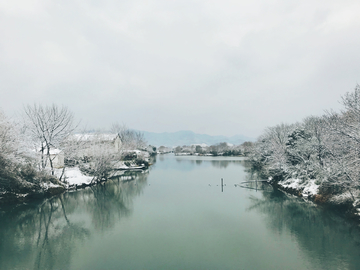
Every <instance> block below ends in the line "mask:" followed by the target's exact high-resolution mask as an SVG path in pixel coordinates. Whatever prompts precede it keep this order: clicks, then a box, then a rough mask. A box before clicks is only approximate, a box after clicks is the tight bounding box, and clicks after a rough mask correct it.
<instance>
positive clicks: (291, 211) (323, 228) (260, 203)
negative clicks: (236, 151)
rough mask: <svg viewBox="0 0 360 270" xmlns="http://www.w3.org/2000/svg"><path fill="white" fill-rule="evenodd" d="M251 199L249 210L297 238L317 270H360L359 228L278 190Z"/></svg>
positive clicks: (278, 231)
mask: <svg viewBox="0 0 360 270" xmlns="http://www.w3.org/2000/svg"><path fill="white" fill-rule="evenodd" d="M250 199H251V201H252V205H251V206H250V207H249V208H248V210H249V211H260V212H261V213H264V214H265V220H266V222H267V226H268V227H269V228H270V229H271V230H273V231H274V232H276V233H278V234H280V235H281V234H283V233H290V234H291V235H292V236H294V237H295V238H296V240H297V242H298V243H299V245H300V247H301V250H302V251H304V253H305V254H307V255H308V256H309V257H310V258H311V259H310V261H311V262H312V263H314V264H315V265H314V267H315V268H316V269H358V268H357V267H358V265H359V264H360V256H359V255H360V249H359V246H360V230H359V228H358V227H357V226H356V225H355V224H352V223H351V222H348V221H346V220H344V219H343V218H342V217H340V216H339V215H338V214H336V213H334V212H333V211H330V210H326V209H325V210H324V209H318V208H317V207H315V206H314V205H311V204H309V203H308V202H304V201H301V200H299V199H297V198H289V197H288V196H286V195H285V194H284V193H282V192H280V191H278V190H274V191H273V192H263V198H262V199H259V198H256V197H251V198H250ZM344 262H345V264H344Z"/></svg>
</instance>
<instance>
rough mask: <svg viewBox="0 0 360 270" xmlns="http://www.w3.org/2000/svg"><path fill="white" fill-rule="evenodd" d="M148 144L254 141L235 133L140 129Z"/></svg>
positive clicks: (171, 145)
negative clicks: (158, 131) (221, 134)
mask: <svg viewBox="0 0 360 270" xmlns="http://www.w3.org/2000/svg"><path fill="white" fill-rule="evenodd" d="M142 132H143V133H144V137H145V139H146V140H147V142H148V144H151V145H154V146H156V147H159V146H161V145H163V146H167V147H175V146H178V145H181V146H182V145H191V144H202V143H205V144H207V145H213V144H217V143H221V142H227V143H232V144H235V145H238V144H242V143H243V142H245V141H254V139H253V138H249V137H246V136H243V135H235V136H232V137H226V136H211V135H206V134H197V133H195V132H192V131H189V130H182V131H178V132H163V133H155V132H148V131H142Z"/></svg>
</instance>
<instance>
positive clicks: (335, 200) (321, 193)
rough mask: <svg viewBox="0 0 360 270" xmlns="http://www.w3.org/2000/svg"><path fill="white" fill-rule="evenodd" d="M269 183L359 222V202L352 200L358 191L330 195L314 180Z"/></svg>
mask: <svg viewBox="0 0 360 270" xmlns="http://www.w3.org/2000/svg"><path fill="white" fill-rule="evenodd" d="M270 179H271V178H270ZM270 183H271V184H272V185H273V186H274V187H276V188H277V189H279V190H281V191H283V192H285V193H288V194H291V195H295V196H297V197H300V198H303V199H304V200H306V201H311V202H313V203H315V204H317V205H319V206H323V207H327V208H334V209H339V210H341V212H342V213H343V214H345V216H347V217H348V218H351V219H355V220H357V221H358V222H360V200H359V199H356V200H353V197H355V198H359V197H360V196H359V195H360V191H358V190H355V191H352V192H350V191H346V192H342V193H340V194H332V193H329V192H326V189H324V188H323V187H322V186H321V185H320V184H317V183H316V180H314V179H311V180H307V181H304V180H300V179H291V178H290V179H285V180H280V181H270Z"/></svg>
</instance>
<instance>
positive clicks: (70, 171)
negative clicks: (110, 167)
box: [55, 167, 93, 188]
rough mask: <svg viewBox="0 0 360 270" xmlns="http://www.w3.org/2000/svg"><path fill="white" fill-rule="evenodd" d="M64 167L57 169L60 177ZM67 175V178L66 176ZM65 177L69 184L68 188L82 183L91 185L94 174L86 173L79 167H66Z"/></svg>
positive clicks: (56, 172)
mask: <svg viewBox="0 0 360 270" xmlns="http://www.w3.org/2000/svg"><path fill="white" fill-rule="evenodd" d="M61 173H62V169H57V170H56V171H55V175H56V176H57V177H58V178H59V177H60V176H61ZM64 177H65V178H64ZM63 178H64V179H65V181H66V182H67V184H68V188H69V187H72V186H81V185H84V184H85V185H89V184H90V183H91V180H92V179H93V177H92V176H86V175H84V174H83V173H82V172H81V171H80V169H79V168H78V167H72V168H66V169H65V172H64V176H63Z"/></svg>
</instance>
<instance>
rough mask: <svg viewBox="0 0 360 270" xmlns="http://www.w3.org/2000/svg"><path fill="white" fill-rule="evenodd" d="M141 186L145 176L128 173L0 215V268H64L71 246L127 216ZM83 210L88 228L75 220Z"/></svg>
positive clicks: (69, 255)
mask: <svg viewBox="0 0 360 270" xmlns="http://www.w3.org/2000/svg"><path fill="white" fill-rule="evenodd" d="M123 179H126V180H125V181H124V180H123ZM146 183H147V173H146V172H145V173H138V172H133V173H128V174H127V175H125V176H122V177H119V178H117V179H112V180H109V181H108V182H105V183H102V184H99V185H96V186H93V187H90V188H87V189H84V190H80V191H77V192H69V193H65V194H62V195H60V196H56V197H53V198H50V199H47V200H45V201H43V202H42V203H41V204H37V205H28V206H25V207H20V208H15V209H13V210H12V211H6V212H0V269H69V268H70V262H71V256H72V254H73V253H75V251H76V249H77V245H79V244H81V242H82V241H83V240H84V239H86V238H88V237H90V235H91V231H92V230H93V229H95V230H99V231H106V230H108V229H110V228H112V227H113V226H114V224H115V223H116V222H117V221H118V220H119V219H121V218H122V217H126V216H128V215H130V214H131V212H132V201H133V199H134V198H135V197H136V196H138V195H140V194H141V193H142V192H143V189H144V187H145V186H146ZM24 208H26V209H24ZM84 212H85V214H86V215H87V216H89V219H90V220H91V221H92V222H91V223H90V224H86V223H85V222H84V220H83V219H81V218H80V219H79V218H78V216H79V215H84ZM79 220H80V221H79ZM85 220H86V219H85ZM30 265H32V266H30Z"/></svg>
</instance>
